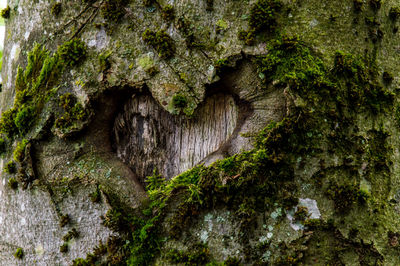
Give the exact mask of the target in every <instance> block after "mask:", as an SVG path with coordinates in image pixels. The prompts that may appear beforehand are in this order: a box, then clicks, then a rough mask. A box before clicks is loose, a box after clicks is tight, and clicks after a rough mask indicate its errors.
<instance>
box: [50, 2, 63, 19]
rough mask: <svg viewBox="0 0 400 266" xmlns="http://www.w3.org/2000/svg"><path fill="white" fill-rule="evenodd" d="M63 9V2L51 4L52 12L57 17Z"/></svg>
mask: <svg viewBox="0 0 400 266" xmlns="http://www.w3.org/2000/svg"><path fill="white" fill-rule="evenodd" d="M61 10H62V4H61V3H54V4H53V5H52V6H51V14H53V15H54V16H55V17H58V15H60V13H61Z"/></svg>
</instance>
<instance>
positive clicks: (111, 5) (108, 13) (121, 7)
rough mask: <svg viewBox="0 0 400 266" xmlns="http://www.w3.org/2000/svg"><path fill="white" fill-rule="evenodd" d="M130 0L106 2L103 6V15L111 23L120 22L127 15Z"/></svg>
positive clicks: (110, 0)
mask: <svg viewBox="0 0 400 266" xmlns="http://www.w3.org/2000/svg"><path fill="white" fill-rule="evenodd" d="M128 3H129V1H128V0H106V1H104V3H103V5H102V6H101V14H102V15H103V17H104V18H105V19H106V20H108V21H111V22H119V21H120V20H121V19H122V18H123V16H124V15H125V7H126V5H127V4H128Z"/></svg>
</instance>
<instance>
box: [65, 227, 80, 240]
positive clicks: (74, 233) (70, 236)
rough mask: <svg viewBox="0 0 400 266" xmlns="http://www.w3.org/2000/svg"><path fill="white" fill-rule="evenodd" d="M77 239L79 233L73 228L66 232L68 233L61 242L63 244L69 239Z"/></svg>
mask: <svg viewBox="0 0 400 266" xmlns="http://www.w3.org/2000/svg"><path fill="white" fill-rule="evenodd" d="M78 237H79V232H78V231H77V230H76V229H75V228H72V229H71V230H69V231H68V233H67V234H66V235H65V236H63V240H64V241H65V242H68V241H70V240H71V239H73V238H78Z"/></svg>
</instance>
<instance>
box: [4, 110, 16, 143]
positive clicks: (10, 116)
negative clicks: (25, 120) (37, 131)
mask: <svg viewBox="0 0 400 266" xmlns="http://www.w3.org/2000/svg"><path fill="white" fill-rule="evenodd" d="M15 115H16V109H15V108H12V109H10V110H7V111H4V112H3V113H2V115H1V119H0V132H1V133H2V134H5V135H6V136H7V137H8V138H11V137H13V136H14V135H16V134H17V133H18V128H17V126H16V125H15V122H14V117H15Z"/></svg>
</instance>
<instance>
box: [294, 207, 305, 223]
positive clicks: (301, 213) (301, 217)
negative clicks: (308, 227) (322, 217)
mask: <svg viewBox="0 0 400 266" xmlns="http://www.w3.org/2000/svg"><path fill="white" fill-rule="evenodd" d="M293 217H294V219H295V221H297V222H304V221H305V220H306V219H307V218H308V217H309V214H308V209H307V207H304V206H299V207H298V208H297V210H296V212H295V213H294V216H293Z"/></svg>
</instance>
